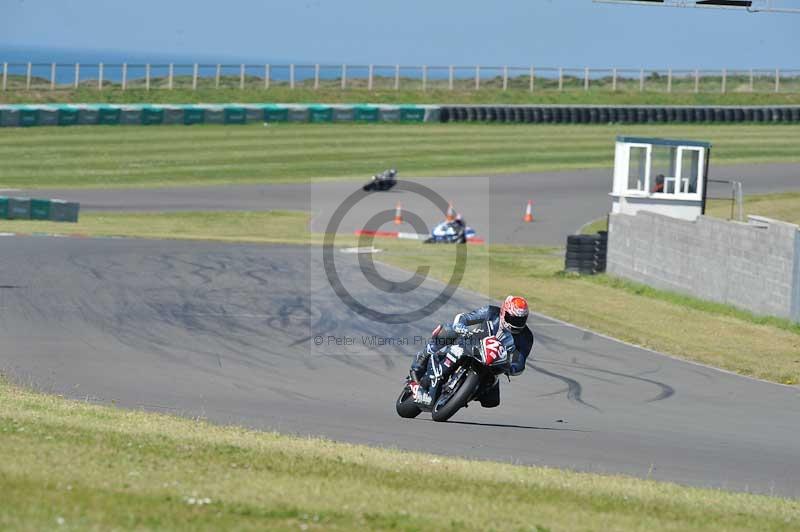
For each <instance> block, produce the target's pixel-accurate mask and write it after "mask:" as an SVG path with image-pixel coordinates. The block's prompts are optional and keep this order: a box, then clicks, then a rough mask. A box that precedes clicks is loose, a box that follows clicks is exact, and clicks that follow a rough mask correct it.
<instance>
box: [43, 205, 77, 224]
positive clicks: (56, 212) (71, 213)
mask: <svg viewBox="0 0 800 532" xmlns="http://www.w3.org/2000/svg"><path fill="white" fill-rule="evenodd" d="M79 210H80V204H79V203H73V202H69V201H63V200H52V201H51V202H50V220H52V221H54V222H77V221H78V211H79Z"/></svg>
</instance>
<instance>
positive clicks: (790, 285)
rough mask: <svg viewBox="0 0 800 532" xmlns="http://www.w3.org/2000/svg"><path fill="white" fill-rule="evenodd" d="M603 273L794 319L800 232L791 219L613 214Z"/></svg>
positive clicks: (799, 292)
mask: <svg viewBox="0 0 800 532" xmlns="http://www.w3.org/2000/svg"><path fill="white" fill-rule="evenodd" d="M607 272H608V273H609V274H610V275H615V276H618V277H623V278H626V279H630V280H632V281H637V282H640V283H644V284H647V285H649V286H653V287H655V288H659V289H663V290H671V291H674V292H680V293H684V294H688V295H692V296H694V297H698V298H700V299H706V300H710V301H716V302H719V303H727V304H731V305H734V306H737V307H739V308H742V309H745V310H749V311H751V312H753V313H756V314H761V315H770V316H778V317H781V318H787V319H791V320H794V321H797V322H800V232H798V226H797V225H794V224H789V223H785V222H780V221H777V220H770V219H767V218H755V217H753V218H752V219H751V220H749V222H748V223H742V222H730V221H726V220H719V219H716V218H708V217H705V216H700V217H699V218H698V219H697V220H696V221H694V222H689V221H686V220H679V219H677V218H671V217H669V216H664V215H660V214H655V213H651V212H639V213H638V214H636V215H635V216H630V215H626V214H612V215H611V216H610V218H609V236H608V265H607Z"/></svg>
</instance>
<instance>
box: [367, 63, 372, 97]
mask: <svg viewBox="0 0 800 532" xmlns="http://www.w3.org/2000/svg"><path fill="white" fill-rule="evenodd" d="M372 74H373V65H369V67H367V90H368V91H371V90H372Z"/></svg>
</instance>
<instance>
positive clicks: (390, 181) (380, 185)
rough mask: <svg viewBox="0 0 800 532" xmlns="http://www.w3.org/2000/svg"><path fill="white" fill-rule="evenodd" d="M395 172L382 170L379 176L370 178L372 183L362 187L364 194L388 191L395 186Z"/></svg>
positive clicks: (392, 169)
mask: <svg viewBox="0 0 800 532" xmlns="http://www.w3.org/2000/svg"><path fill="white" fill-rule="evenodd" d="M396 177H397V170H395V169H394V168H391V169H389V170H384V171H383V172H381V173H380V174H375V175H374V176H372V181H370V182H369V183H367V184H366V185H364V186H363V187H361V188H363V189H364V192H376V191H384V190H390V189H391V188H392V187H394V186H395V185H396V184H397V179H395V178H396Z"/></svg>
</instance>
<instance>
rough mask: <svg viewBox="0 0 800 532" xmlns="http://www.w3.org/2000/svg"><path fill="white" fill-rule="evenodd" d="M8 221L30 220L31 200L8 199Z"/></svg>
mask: <svg viewBox="0 0 800 532" xmlns="http://www.w3.org/2000/svg"><path fill="white" fill-rule="evenodd" d="M8 219H9V220H15V219H17V220H30V219H31V200H30V198H8Z"/></svg>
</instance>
